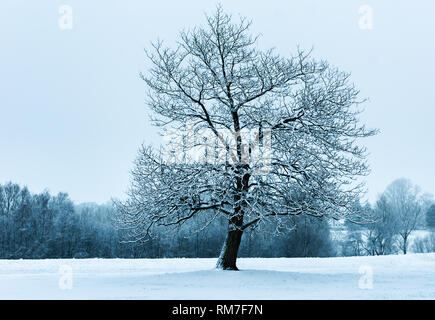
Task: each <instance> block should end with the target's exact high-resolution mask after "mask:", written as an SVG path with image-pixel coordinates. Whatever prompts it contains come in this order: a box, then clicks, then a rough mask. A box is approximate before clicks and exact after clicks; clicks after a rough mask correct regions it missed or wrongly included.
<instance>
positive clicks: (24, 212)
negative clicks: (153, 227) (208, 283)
mask: <svg viewBox="0 0 435 320" xmlns="http://www.w3.org/2000/svg"><path fill="white" fill-rule="evenodd" d="M114 217H115V209H114V207H113V206H112V204H105V205H97V204H94V203H86V204H80V205H74V203H73V202H72V201H71V200H70V199H69V197H68V195H67V194H66V193H59V194H57V195H56V196H53V195H51V194H50V193H49V192H47V191H44V192H42V193H39V194H32V193H30V192H29V190H28V189H27V187H20V186H19V185H18V184H14V183H7V184H4V185H0V259H21V258H23V259H45V258H94V257H100V258H162V257H216V256H217V255H218V254H219V251H220V249H221V246H222V241H223V240H224V239H223V237H224V232H223V231H224V230H226V229H225V228H226V224H225V223H224V221H219V220H216V221H215V222H214V223H213V224H211V225H209V226H207V227H206V228H203V230H201V231H200V232H197V231H196V230H198V227H199V229H201V226H203V221H201V220H200V219H201V218H195V219H192V220H191V221H189V222H188V223H185V224H183V225H181V226H177V227H175V228H174V229H173V230H172V231H171V232H168V230H166V229H165V230H163V229H162V230H159V233H158V236H157V237H154V238H153V239H151V238H148V239H143V241H142V242H139V243H129V242H128V241H123V240H126V239H125V237H124V236H123V230H118V229H117V228H116V225H115V223H114ZM264 230H265V233H264V234H256V233H254V232H252V233H248V234H246V241H244V242H243V245H242V247H241V251H240V256H244V257H248V256H251V257H254V256H264V257H281V256H288V257H292V256H330V255H333V254H334V251H333V244H332V241H331V238H330V234H329V225H328V223H327V221H326V220H323V221H322V220H317V219H314V218H309V217H294V219H293V223H292V224H289V225H288V228H285V229H284V228H283V229H282V230H279V234H278V236H275V237H272V236H269V237H268V236H267V235H268V233H270V234H271V233H272V232H273V231H275V230H273V226H272V225H266V226H264Z"/></svg>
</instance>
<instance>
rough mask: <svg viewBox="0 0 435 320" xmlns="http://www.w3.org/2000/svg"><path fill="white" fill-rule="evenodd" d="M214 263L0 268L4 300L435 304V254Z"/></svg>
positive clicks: (51, 263) (79, 262) (80, 262)
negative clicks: (222, 267)
mask: <svg viewBox="0 0 435 320" xmlns="http://www.w3.org/2000/svg"><path fill="white" fill-rule="evenodd" d="M215 262H216V259H134V260H133V259H76V260H75V259H67V260H9V261H8V260H0V299H435V254H410V255H406V256H403V255H395V256H380V257H346V258H297V259H289V258H278V259H260V258H252V259H239V262H238V266H239V268H240V269H241V271H239V272H232V271H219V270H215V269H214V264H215ZM70 271H72V273H69V272H70ZM360 272H362V273H360ZM371 272H372V276H373V278H372V279H373V281H372V288H371V289H370V286H371V285H370V282H371V281H370V276H371ZM71 280H72V281H71ZM364 288H366V289H364Z"/></svg>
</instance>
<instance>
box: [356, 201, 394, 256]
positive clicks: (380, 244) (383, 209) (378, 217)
mask: <svg viewBox="0 0 435 320" xmlns="http://www.w3.org/2000/svg"><path fill="white" fill-rule="evenodd" d="M373 218H374V220H375V221H374V222H373V223H370V224H368V225H367V230H365V231H364V232H363V236H364V239H365V241H363V242H362V243H361V244H362V247H363V249H364V251H365V252H366V253H367V254H369V255H372V256H374V255H377V256H378V255H387V254H391V253H393V252H394V251H395V245H394V239H395V236H396V234H397V223H396V216H395V214H394V212H393V210H392V208H391V206H390V204H389V202H388V198H387V197H386V196H385V194H382V195H381V196H380V197H379V199H378V200H377V201H376V204H375V207H374V209H373Z"/></svg>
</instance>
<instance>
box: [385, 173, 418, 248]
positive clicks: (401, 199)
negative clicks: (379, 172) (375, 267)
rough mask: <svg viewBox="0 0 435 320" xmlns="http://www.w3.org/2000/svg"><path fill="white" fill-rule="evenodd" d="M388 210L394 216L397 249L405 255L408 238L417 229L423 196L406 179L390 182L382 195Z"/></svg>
mask: <svg viewBox="0 0 435 320" xmlns="http://www.w3.org/2000/svg"><path fill="white" fill-rule="evenodd" d="M384 195H385V197H386V198H387V202H388V206H389V208H390V209H389V210H391V211H392V212H393V213H394V216H395V225H396V226H395V228H396V230H397V234H398V236H399V247H400V250H401V251H402V252H403V254H406V252H407V249H408V244H409V236H410V235H411V233H412V232H413V231H414V230H415V229H416V228H417V225H418V223H419V219H420V216H421V215H422V211H423V205H424V195H423V194H422V193H421V191H420V189H419V188H418V187H416V186H414V185H413V184H412V183H411V181H409V180H407V179H398V180H396V181H394V182H392V183H391V184H390V185H389V186H388V187H387V190H385V193H384Z"/></svg>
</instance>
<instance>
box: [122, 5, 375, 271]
mask: <svg viewBox="0 0 435 320" xmlns="http://www.w3.org/2000/svg"><path fill="white" fill-rule="evenodd" d="M249 27H250V22H249V21H247V20H246V19H244V18H241V19H240V21H239V22H237V23H234V22H233V19H232V18H231V16H230V15H228V14H226V13H224V12H223V10H222V8H220V7H218V8H217V10H216V12H215V13H214V14H213V15H212V16H207V17H206V25H205V26H203V27H199V28H195V29H193V30H191V31H186V32H182V33H181V37H180V41H179V43H178V45H177V47H176V48H175V49H170V48H167V47H165V46H164V45H163V43H162V42H157V43H155V44H153V50H152V52H151V53H148V57H149V59H150V61H151V63H152V67H151V69H150V70H149V71H148V72H147V73H145V74H143V75H142V78H143V80H144V81H145V83H146V86H147V88H148V100H147V103H148V106H149V107H150V108H151V110H152V111H153V112H154V114H155V117H154V118H153V120H154V122H155V124H156V125H158V126H162V127H163V128H165V129H166V130H168V129H170V130H172V132H176V133H177V132H178V135H177V134H176V135H175V136H177V137H178V141H179V146H180V148H179V151H180V150H181V152H175V157H174V158H175V161H174V159H173V158H171V159H172V160H170V159H169V158H168V157H167V156H165V154H167V150H161V151H153V149H152V148H151V147H146V146H144V147H142V148H141V149H140V151H139V155H138V157H137V159H136V163H135V168H134V170H133V171H132V185H131V188H130V190H129V192H128V198H127V200H126V201H124V202H119V201H118V202H116V203H117V206H118V210H119V213H120V217H119V222H120V224H121V227H122V228H123V229H126V230H128V231H129V232H130V236H131V241H140V240H143V239H146V238H147V237H149V236H150V235H152V231H153V228H154V227H159V226H175V225H178V224H183V223H184V222H185V221H187V220H189V219H191V218H192V217H194V216H196V215H198V214H203V215H204V216H206V217H208V219H207V221H212V220H213V219H215V218H216V217H218V216H224V217H226V218H227V221H228V233H227V237H226V240H225V243H224V245H223V249H222V252H221V255H220V257H219V260H218V263H217V267H218V268H222V269H229V270H237V266H236V259H237V252H238V249H239V245H240V241H241V238H242V234H243V232H244V231H245V230H246V229H247V228H249V227H258V226H259V225H260V224H261V223H262V222H264V221H266V219H267V220H273V221H274V222H275V223H276V224H277V225H285V224H284V223H282V222H283V221H284V219H285V218H286V217H288V216H292V215H301V214H304V215H309V216H313V217H324V216H326V217H332V218H337V219H341V218H347V219H351V220H358V219H361V213H360V212H355V211H354V210H353V209H352V208H354V207H355V206H354V203H355V202H357V201H358V198H359V196H360V193H361V192H362V191H363V186H362V185H361V184H360V183H358V181H357V177H358V176H361V175H365V174H367V172H368V168H367V165H366V162H365V157H366V152H365V149H364V148H363V147H360V146H358V145H357V140H358V139H359V138H363V137H367V136H370V135H373V134H374V133H375V131H373V130H367V129H366V128H365V127H364V126H363V125H360V124H359V118H358V116H359V113H360V112H361V111H362V110H361V109H360V107H359V104H360V103H361V102H362V101H361V100H360V99H359V98H358V91H357V89H355V87H354V86H353V85H352V84H351V83H349V74H347V73H343V72H340V71H338V70H337V69H335V68H332V67H330V66H329V65H328V64H327V63H326V62H325V61H320V62H318V61H315V60H313V59H311V58H310V57H309V54H306V53H304V52H302V51H300V52H298V54H297V55H295V56H293V57H291V58H283V57H281V56H280V55H278V54H276V53H275V52H274V50H268V51H261V50H259V49H258V44H257V40H258V37H253V36H251V35H250V33H249ZM246 131H248V132H250V133H252V132H254V133H255V134H253V135H251V136H250V137H249V135H246V134H245V133H244V132H246ZM223 132H229V133H230V134H223ZM204 146H206V147H205V148H204ZM198 147H203V148H202V149H201V151H200V154H201V155H202V156H203V157H202V158H200V159H198V158H195V156H194V155H197V154H198V152H197V153H195V152H193V153H192V151H195V150H197V148H198ZM192 154H193V155H192ZM172 155H174V153H172ZM206 225H207V223H205V226H206ZM205 226H204V227H205ZM277 229H278V228H277Z"/></svg>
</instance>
